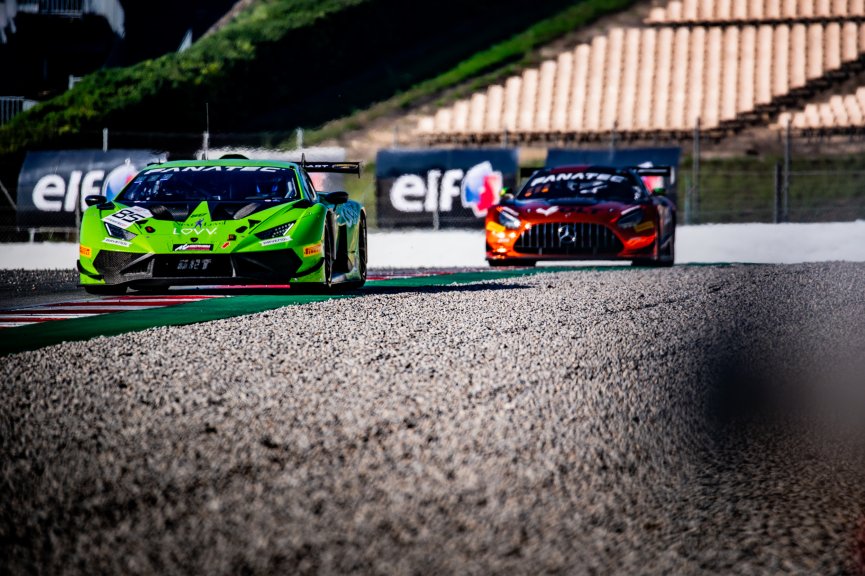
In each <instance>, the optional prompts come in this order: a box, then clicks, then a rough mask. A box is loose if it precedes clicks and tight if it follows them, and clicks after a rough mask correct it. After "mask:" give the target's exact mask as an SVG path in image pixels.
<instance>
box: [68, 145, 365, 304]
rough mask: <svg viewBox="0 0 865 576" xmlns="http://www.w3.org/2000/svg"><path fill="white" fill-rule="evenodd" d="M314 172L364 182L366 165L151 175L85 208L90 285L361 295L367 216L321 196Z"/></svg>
mask: <svg viewBox="0 0 865 576" xmlns="http://www.w3.org/2000/svg"><path fill="white" fill-rule="evenodd" d="M310 172H331V173H350V174H358V175H359V174H360V164H358V163H354V162H342V163H310V162H304V161H302V162H300V163H293V162H276V161H252V160H246V159H242V158H237V157H232V158H230V159H227V158H224V159H221V160H214V161H206V160H205V161H177V162H166V163H163V164H155V165H151V166H148V167H147V168H145V169H144V170H142V171H141V172H139V173H138V175H137V176H136V177H135V178H134V179H133V180H131V181H130V182H129V184H127V185H126V187H125V188H124V189H123V191H122V192H120V193H119V194H118V195H117V197H116V198H113V199H108V198H106V197H104V196H89V197H87V198H86V199H85V202H86V203H87V205H88V206H89V208H88V209H87V210H86V211H85V212H84V215H83V218H82V221H81V246H80V259H79V260H78V271H79V273H80V278H81V285H82V286H83V287H84V289H85V290H87V291H88V292H90V293H94V294H119V293H123V292H125V291H126V289H127V288H130V287H131V288H135V289H142V290H147V289H164V288H167V287H168V286H172V285H202V284H276V283H278V284H283V283H287V284H290V285H291V286H292V287H293V288H294V287H297V288H301V289H304V288H306V289H308V290H312V291H320V290H331V289H336V288H338V287H339V288H346V289H353V288H359V287H361V286H363V284H364V282H366V262H367V254H366V250H367V237H366V213H365V211H364V208H363V206H362V205H361V204H360V203H358V202H354V201H352V200H349V199H348V194H347V193H346V192H330V193H318V192H316V190H315V188H314V187H313V184H312V180H311V179H310V177H309V173H310Z"/></svg>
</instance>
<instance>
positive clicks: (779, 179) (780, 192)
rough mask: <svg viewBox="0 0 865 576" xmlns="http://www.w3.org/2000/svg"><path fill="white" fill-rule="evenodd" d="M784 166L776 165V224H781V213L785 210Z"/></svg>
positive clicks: (774, 212)
mask: <svg viewBox="0 0 865 576" xmlns="http://www.w3.org/2000/svg"><path fill="white" fill-rule="evenodd" d="M783 172H784V166H783V165H782V164H781V163H780V162H776V163H775V206H774V210H772V216H773V218H772V219H773V220H774V222H775V224H780V223H781V211H782V210H783V208H782V206H783V201H782V198H783V196H784V173H783Z"/></svg>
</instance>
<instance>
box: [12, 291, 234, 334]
mask: <svg viewBox="0 0 865 576" xmlns="http://www.w3.org/2000/svg"><path fill="white" fill-rule="evenodd" d="M211 298H222V296H214V295H202V296H196V295H189V294H182V295H181V294H178V295H168V296H144V295H129V296H111V297H106V298H99V299H96V300H73V301H69V302H52V303H50V304H42V305H39V306H26V307H22V308H16V309H11V310H0V329H3V328H17V327H20V326H28V325H31V324H41V323H43V322H51V321H55V320H69V319H72V318H89V317H91V316H99V315H101V314H110V313H112V312H129V311H133V310H150V309H155V308H165V307H166V306H176V305H178V304H186V303H187V302H197V301H199V300H209V299H211Z"/></svg>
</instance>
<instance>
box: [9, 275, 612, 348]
mask: <svg viewBox="0 0 865 576" xmlns="http://www.w3.org/2000/svg"><path fill="white" fill-rule="evenodd" d="M622 268H623V267H606V266H605V267H580V268H565V267H544V268H527V269H518V270H490V271H485V272H457V273H454V274H441V275H436V276H417V277H412V278H392V279H388V280H375V281H370V282H368V283H367V286H369V287H370V288H378V287H381V288H388V289H398V288H418V287H431V286H446V285H449V284H470V283H473V282H482V281H485V280H501V279H505V278H517V277H520V276H528V275H533V274H544V273H551V272H563V271H573V270H582V271H589V270H620V269H622ZM363 293H364V292H363V291H361V292H357V293H349V294H334V295H320V296H318V295H316V296H310V295H294V294H290V293H287V294H286V295H284V296H283V295H272V294H271V295H243V296H232V297H228V298H211V299H207V300H199V301H197V302H187V303H185V304H177V305H175V306H168V307H165V308H154V309H150V310H132V311H129V312H115V313H112V314H103V315H100V316H92V317H90V318H75V319H70V320H56V321H50V322H44V323H41V324H33V325H30V326H21V327H19V328H7V329H5V330H0V356H4V355H6V354H13V353H16V352H24V351H25V350H35V349H37V348H42V347H44V346H51V345H53V344H59V343H61V342H70V341H79V340H89V339H91V338H96V337H98V336H115V335H117V334H124V333H126V332H136V331H139V330H146V329H148V328H154V327H157V326H181V325H185V324H197V323H199V322H208V321H210V320H220V319H222V318H231V317H234V316H244V315H247V314H255V313H257V312H265V311H267V310H273V309H276V308H282V307H283V306H294V305H299V304H308V303H310V302H321V301H324V300H330V299H332V298H354V297H357V296H363Z"/></svg>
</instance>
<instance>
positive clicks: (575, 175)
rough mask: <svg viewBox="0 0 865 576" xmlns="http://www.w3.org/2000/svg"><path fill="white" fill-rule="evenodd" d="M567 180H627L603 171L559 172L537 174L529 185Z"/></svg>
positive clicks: (619, 181) (621, 181)
mask: <svg viewBox="0 0 865 576" xmlns="http://www.w3.org/2000/svg"><path fill="white" fill-rule="evenodd" d="M568 180H597V181H599V182H604V181H606V180H609V181H610V182H616V183H619V184H621V183H623V182H627V181H628V179H627V178H626V177H624V176H617V175H615V174H607V173H604V172H559V173H557V174H549V175H547V176H539V177H537V178H535V179H534V180H532V181H531V183H530V184H529V186H537V185H539V184H550V183H552V182H565V181H568Z"/></svg>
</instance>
